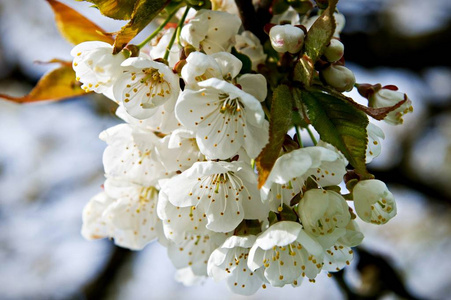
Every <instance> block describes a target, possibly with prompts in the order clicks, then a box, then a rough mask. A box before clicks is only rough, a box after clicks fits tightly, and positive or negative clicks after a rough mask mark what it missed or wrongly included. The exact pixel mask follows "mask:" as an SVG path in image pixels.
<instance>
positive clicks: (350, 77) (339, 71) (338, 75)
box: [321, 65, 355, 92]
mask: <svg viewBox="0 0 451 300" xmlns="http://www.w3.org/2000/svg"><path fill="white" fill-rule="evenodd" d="M321 76H322V78H323V79H324V81H325V82H326V83H327V84H328V85H330V86H331V87H333V88H335V89H336V90H337V91H339V92H349V91H350V90H352V88H353V87H354V84H355V76H354V73H353V72H352V71H351V70H349V69H348V68H346V67H344V66H338V65H331V66H330V67H328V68H326V69H324V70H322V71H321Z"/></svg>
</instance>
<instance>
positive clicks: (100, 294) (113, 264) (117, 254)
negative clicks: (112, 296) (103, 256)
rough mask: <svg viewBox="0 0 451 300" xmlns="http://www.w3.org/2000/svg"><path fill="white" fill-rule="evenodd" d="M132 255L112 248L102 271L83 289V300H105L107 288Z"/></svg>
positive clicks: (126, 251) (126, 250) (117, 248)
mask: <svg viewBox="0 0 451 300" xmlns="http://www.w3.org/2000/svg"><path fill="white" fill-rule="evenodd" d="M133 254H134V253H133V252H132V251H130V250H128V249H124V248H120V247H117V246H114V248H113V251H112V253H111V256H110V258H109V260H108V262H106V263H105V265H104V266H103V269H102V270H100V271H99V273H98V274H97V276H96V277H95V278H94V279H93V280H91V281H90V282H89V283H88V284H86V285H85V287H84V288H83V290H82V293H83V296H84V297H83V298H84V299H87V300H91V299H92V300H96V299H105V298H106V296H107V293H108V288H109V286H111V284H112V283H113V282H114V280H115V279H116V277H117V276H118V274H119V271H120V269H121V267H122V266H123V265H124V264H125V263H127V262H128V261H129V260H130V259H131V258H132V256H133Z"/></svg>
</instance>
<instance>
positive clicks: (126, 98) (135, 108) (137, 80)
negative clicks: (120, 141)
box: [113, 57, 180, 119]
mask: <svg viewBox="0 0 451 300" xmlns="http://www.w3.org/2000/svg"><path fill="white" fill-rule="evenodd" d="M121 66H122V74H121V75H120V76H119V78H118V79H117V82H116V83H115V84H114V88H113V92H114V96H115V98H116V99H117V100H118V101H120V102H121V103H123V105H124V107H125V109H126V110H127V112H128V113H129V114H130V115H131V116H133V117H135V118H137V119H146V118H149V117H151V116H152V115H154V114H155V112H156V110H155V108H157V107H158V106H160V105H163V104H165V103H171V102H173V101H174V100H175V99H177V97H178V94H179V90H180V86H179V80H178V76H177V75H175V74H174V73H173V72H172V70H171V69H170V68H169V67H168V66H166V65H165V64H163V63H159V62H156V61H153V60H150V59H147V58H144V57H131V58H128V59H127V60H125V61H124V62H123V63H122V64H121Z"/></svg>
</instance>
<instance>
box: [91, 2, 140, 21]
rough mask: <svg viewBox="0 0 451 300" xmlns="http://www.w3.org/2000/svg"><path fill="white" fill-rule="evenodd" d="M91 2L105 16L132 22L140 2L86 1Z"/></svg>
mask: <svg viewBox="0 0 451 300" xmlns="http://www.w3.org/2000/svg"><path fill="white" fill-rule="evenodd" d="M84 1H87V2H91V3H93V4H94V5H95V7H97V8H98V9H99V10H100V13H101V14H102V15H104V16H107V17H110V18H113V19H116V20H130V19H131V17H132V14H133V9H134V8H135V4H136V3H137V2H138V1H139V0H84Z"/></svg>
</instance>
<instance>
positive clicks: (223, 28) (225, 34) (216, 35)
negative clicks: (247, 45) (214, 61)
mask: <svg viewBox="0 0 451 300" xmlns="http://www.w3.org/2000/svg"><path fill="white" fill-rule="evenodd" d="M240 26H241V20H240V18H238V16H236V15H232V14H229V13H226V12H221V11H212V10H205V9H201V10H199V11H198V12H197V13H196V15H195V16H194V17H193V18H192V19H190V20H189V22H188V24H186V25H185V26H183V28H182V32H181V36H180V37H181V40H182V43H183V44H184V45H185V46H186V45H192V46H193V47H194V48H196V50H203V51H205V53H207V54H212V53H215V52H220V51H229V50H230V48H231V46H232V42H233V39H234V38H235V35H236V34H237V33H238V29H239V28H240Z"/></svg>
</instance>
